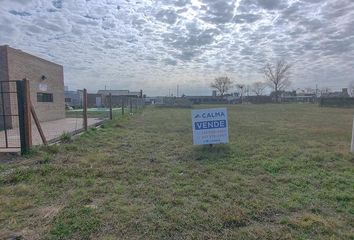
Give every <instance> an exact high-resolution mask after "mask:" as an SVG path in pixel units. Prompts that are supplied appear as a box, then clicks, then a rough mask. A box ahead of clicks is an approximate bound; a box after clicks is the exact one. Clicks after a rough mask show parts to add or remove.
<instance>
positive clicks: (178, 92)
mask: <svg viewBox="0 0 354 240" xmlns="http://www.w3.org/2000/svg"><path fill="white" fill-rule="evenodd" d="M177 97H179V86H178V84H177Z"/></svg>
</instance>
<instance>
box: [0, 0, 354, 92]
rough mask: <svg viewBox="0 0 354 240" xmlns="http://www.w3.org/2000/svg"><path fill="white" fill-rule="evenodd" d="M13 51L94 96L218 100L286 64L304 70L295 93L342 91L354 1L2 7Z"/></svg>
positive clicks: (348, 68)
mask: <svg viewBox="0 0 354 240" xmlns="http://www.w3.org/2000/svg"><path fill="white" fill-rule="evenodd" d="M3 44H8V45H10V46H12V47H15V48H19V49H22V50H23V51H26V52H29V53H32V54H35V55H38V56H40V57H43V58H45V59H48V60H51V61H54V62H56V63H59V64H62V65H63V66H64V72H65V85H68V86H69V87H70V88H71V89H78V88H84V87H86V88H88V90H89V91H90V92H94V91H97V90H98V89H104V87H105V86H106V87H107V89H130V90H139V89H144V91H145V92H146V93H147V94H148V95H167V94H168V91H169V89H171V91H175V89H176V85H177V84H179V86H180V93H185V94H187V95H192V94H195V95H196V94H208V95H209V94H210V92H211V89H210V87H209V85H210V82H211V81H212V80H213V78H214V77H215V76H219V75H228V76H230V77H231V79H232V80H234V81H236V82H238V83H244V84H251V83H252V82H254V81H259V80H263V75H262V74H261V69H262V67H263V66H264V65H265V63H266V62H274V61H275V60H276V59H279V58H284V59H286V60H287V61H288V62H291V63H293V64H294V67H293V69H292V78H291V80H292V86H291V87H290V89H297V88H304V87H312V88H315V87H316V84H317V85H318V87H319V88H324V87H330V88H331V89H333V90H338V89H340V88H341V87H346V86H348V84H349V82H350V81H353V80H354V1H353V0H301V1H299V0H175V1H172V0H157V1H152V0H53V1H50V0H32V1H31V0H0V45H3ZM290 89H289V90H290Z"/></svg>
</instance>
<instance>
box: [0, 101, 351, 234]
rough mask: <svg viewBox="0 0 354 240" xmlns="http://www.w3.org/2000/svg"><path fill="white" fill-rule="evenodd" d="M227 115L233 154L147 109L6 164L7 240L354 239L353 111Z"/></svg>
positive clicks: (279, 108) (174, 115)
mask: <svg viewBox="0 0 354 240" xmlns="http://www.w3.org/2000/svg"><path fill="white" fill-rule="evenodd" d="M199 107H205V106H199ZM213 107H214V106H213ZM228 109H229V121H230V122H229V125H230V144H228V145H218V146H215V147H213V148H211V149H210V148H209V147H202V146H193V145H192V144H191V143H192V135H191V116H190V115H191V110H190V109H168V108H154V107H147V108H146V109H145V110H144V111H143V112H141V113H138V114H136V115H134V116H128V115H126V116H125V117H124V118H120V119H117V120H114V121H112V122H110V123H107V124H105V125H104V126H103V128H99V129H94V130H90V131H89V132H87V133H85V134H83V135H81V136H80V137H78V138H77V139H75V140H74V141H73V142H72V143H69V144H63V145H60V146H51V147H48V148H40V149H37V150H35V151H33V153H31V154H30V155H29V156H27V157H26V158H17V159H13V160H12V161H11V162H4V163H2V164H0V239H2V238H5V237H9V236H12V237H20V236H22V237H23V239H38V238H39V239H43V238H44V239H353V238H354V155H353V154H350V153H348V151H349V146H350V140H351V127H352V117H353V110H352V109H337V108H319V107H318V106H315V105H301V104H299V105H292V104H291V105H243V106H241V105H235V106H230V107H228Z"/></svg>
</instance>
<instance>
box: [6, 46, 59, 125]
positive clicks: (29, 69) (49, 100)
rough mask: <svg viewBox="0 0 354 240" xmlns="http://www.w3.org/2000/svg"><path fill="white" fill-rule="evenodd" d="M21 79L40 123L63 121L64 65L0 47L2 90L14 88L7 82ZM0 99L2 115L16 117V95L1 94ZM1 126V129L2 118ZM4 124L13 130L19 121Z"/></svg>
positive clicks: (13, 85) (7, 47)
mask: <svg viewBox="0 0 354 240" xmlns="http://www.w3.org/2000/svg"><path fill="white" fill-rule="evenodd" d="M23 78H26V79H28V80H29V83H30V96H31V101H32V104H33V106H34V109H35V111H36V113H37V115H38V118H39V120H40V121H50V120H56V119H61V118H65V103H64V74H63V66H61V65H58V64H56V63H53V62H50V61H47V60H45V59H42V58H39V57H36V56H33V55H31V54H28V53H25V52H22V51H21V50H18V49H14V48H11V47H9V46H7V45H5V46H0V81H3V83H1V85H2V87H3V91H5V90H10V91H15V89H16V85H15V84H13V83H10V82H6V81H9V80H21V79H23ZM0 87H1V86H0ZM2 97H4V104H5V113H6V114H17V100H16V98H17V96H16V94H3V96H2ZM8 120H10V121H8ZM0 125H2V128H3V127H4V126H3V125H4V123H3V119H1V120H0ZM6 125H7V128H12V127H16V126H18V122H17V120H16V119H15V118H14V117H13V118H12V119H6Z"/></svg>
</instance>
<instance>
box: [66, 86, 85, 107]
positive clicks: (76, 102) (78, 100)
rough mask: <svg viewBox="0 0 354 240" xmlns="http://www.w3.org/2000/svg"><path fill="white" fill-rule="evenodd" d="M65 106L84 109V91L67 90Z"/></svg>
mask: <svg viewBox="0 0 354 240" xmlns="http://www.w3.org/2000/svg"><path fill="white" fill-rule="evenodd" d="M64 94H65V105H67V106H70V107H73V108H80V107H82V91H80V90H77V91H70V90H68V89H66V90H65V92H64Z"/></svg>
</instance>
